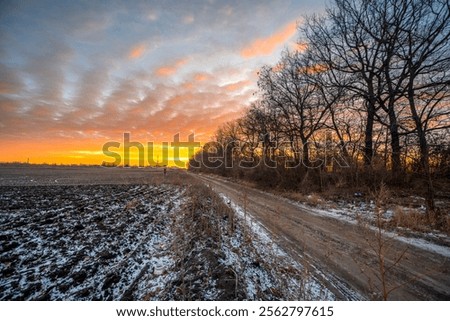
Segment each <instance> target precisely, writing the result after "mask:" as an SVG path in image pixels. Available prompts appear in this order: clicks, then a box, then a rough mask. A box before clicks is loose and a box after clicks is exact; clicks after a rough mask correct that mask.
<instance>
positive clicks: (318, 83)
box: [190, 0, 450, 211]
mask: <svg viewBox="0 0 450 321" xmlns="http://www.w3.org/2000/svg"><path fill="white" fill-rule="evenodd" d="M298 31H299V38H298V43H297V44H298V46H297V48H298V49H297V50H288V49H286V50H285V51H284V52H283V54H282V56H281V59H280V60H279V62H278V63H277V64H276V65H274V66H264V67H262V68H261V70H260V72H259V80H258V87H259V93H258V100H256V101H255V102H254V103H252V105H251V107H250V108H249V109H248V111H247V112H246V113H245V115H243V117H242V118H240V119H238V120H236V121H233V122H230V123H227V124H224V125H223V126H221V127H220V128H219V129H218V130H217V132H216V134H215V136H214V138H213V141H212V142H210V143H208V144H206V145H205V146H204V148H203V149H202V150H200V151H199V152H198V153H197V154H196V155H195V156H194V157H193V158H192V159H191V161H190V169H191V170H199V171H205V172H211V173H217V174H221V175H225V176H235V177H241V178H246V179H250V180H253V181H256V182H259V183H261V184H262V185H265V186H277V187H281V188H290V189H298V190H321V189H322V190H323V189H324V188H326V187H327V186H330V185H333V186H368V185H370V186H376V184H379V183H380V182H381V181H383V182H385V183H387V184H392V185H394V184H400V185H401V184H405V183H408V180H411V179H415V180H417V179H418V180H419V181H421V182H422V184H423V186H424V190H425V189H426V190H427V191H426V197H427V204H428V209H429V210H430V211H433V210H434V209H435V205H434V187H433V180H432V179H433V177H434V176H436V175H439V176H440V177H447V178H449V177H450V146H449V140H450V44H449V39H450V4H449V2H448V1H447V0H433V1H429V0H373V1H366V0H334V1H333V3H332V4H331V5H330V6H329V7H328V9H327V10H326V13H325V14H323V15H312V16H309V17H306V18H305V19H304V21H303V22H302V23H301V24H300V25H299V27H298Z"/></svg>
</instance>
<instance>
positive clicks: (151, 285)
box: [0, 167, 334, 300]
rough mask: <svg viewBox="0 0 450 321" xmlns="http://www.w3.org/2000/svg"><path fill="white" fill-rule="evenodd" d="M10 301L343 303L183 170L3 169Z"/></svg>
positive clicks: (2, 240) (4, 283)
mask: <svg viewBox="0 0 450 321" xmlns="http://www.w3.org/2000/svg"><path fill="white" fill-rule="evenodd" d="M0 177H1V180H0V185H1V186H0V248H1V251H0V276H1V277H0V300H245V299H250V300H258V299H269V300H273V299H277V300H280V299H281V300H289V299H315V300H320V299H333V298H334V297H333V295H332V294H331V292H329V291H328V290H327V288H325V287H324V286H323V285H321V284H320V283H319V282H318V281H317V280H316V279H315V278H314V277H313V276H311V275H309V274H308V272H307V271H306V270H305V269H304V268H303V267H302V266H301V265H299V264H298V263H297V262H295V261H294V260H293V259H292V258H290V257H289V256H288V255H287V254H286V253H285V252H283V250H282V249H280V248H279V247H278V246H277V245H276V244H275V243H274V242H273V241H272V240H271V238H270V236H269V234H268V233H266V232H265V230H264V227H263V226H260V225H258V223H256V222H252V221H249V220H248V219H247V218H246V217H245V216H244V214H243V211H242V209H239V208H237V207H236V206H235V205H233V204H229V202H228V204H227V199H223V198H221V197H220V196H218V195H216V194H214V193H213V192H212V191H211V189H209V188H208V187H206V186H204V185H203V184H201V183H198V182H195V181H193V180H192V178H191V177H189V176H188V175H187V174H185V173H184V172H182V171H175V170H174V171H169V173H168V176H167V177H163V174H162V171H161V170H155V171H145V170H141V171H139V170H137V169H129V171H128V172H127V169H103V168H79V169H74V168H67V169H66V170H64V169H61V168H58V169H57V170H53V169H51V168H32V167H26V168H5V167H3V168H1V169H0Z"/></svg>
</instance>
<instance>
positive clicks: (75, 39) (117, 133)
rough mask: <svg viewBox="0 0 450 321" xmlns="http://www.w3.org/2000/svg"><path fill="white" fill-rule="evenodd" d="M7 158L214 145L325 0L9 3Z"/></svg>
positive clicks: (3, 97) (5, 26)
mask: <svg viewBox="0 0 450 321" xmlns="http://www.w3.org/2000/svg"><path fill="white" fill-rule="evenodd" d="M0 6H1V7H0V148H1V153H0V155H1V156H0V161H26V160H27V158H30V161H31V162H37V163H38V162H50V163H89V162H97V161H98V157H97V158H93V155H97V156H100V155H99V154H100V151H101V147H102V145H103V144H104V143H105V142H107V141H110V140H116V141H119V142H120V141H121V140H122V136H123V132H130V133H131V138H132V139H133V140H139V141H140V142H143V143H145V142H147V141H155V142H161V141H171V139H172V137H173V135H174V134H176V133H180V137H181V138H182V139H183V138H187V136H188V135H189V134H190V133H192V132H195V135H196V138H197V139H198V140H200V141H207V140H208V139H209V137H210V136H211V135H212V133H213V132H214V130H215V128H216V127H217V126H218V125H220V124H221V123H223V122H225V121H229V120H232V119H235V118H237V117H239V116H240V115H241V114H242V111H243V110H244V109H245V108H246V107H247V106H248V105H249V103H250V102H251V100H252V99H254V95H253V93H254V92H255V91H256V90H257V88H256V73H257V71H258V69H259V68H260V67H261V66H262V65H264V64H275V63H276V61H277V60H278V58H279V56H280V52H281V50H283V48H285V47H293V46H295V41H296V38H297V33H296V24H297V23H301V18H302V16H303V15H305V14H311V13H313V12H321V11H323V8H324V1H322V0H297V1H295V0H292V1H289V0H270V1H242V0H240V1H239V0H238V1H219V0H209V1H195V0H194V1H142V2H139V1H120V2H115V1H40V0H37V1H1V2H0Z"/></svg>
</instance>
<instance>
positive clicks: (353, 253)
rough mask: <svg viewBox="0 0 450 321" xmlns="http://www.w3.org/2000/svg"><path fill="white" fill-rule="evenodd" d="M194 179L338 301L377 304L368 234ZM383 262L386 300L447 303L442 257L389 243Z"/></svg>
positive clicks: (264, 196)
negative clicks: (257, 226)
mask: <svg viewBox="0 0 450 321" xmlns="http://www.w3.org/2000/svg"><path fill="white" fill-rule="evenodd" d="M197 177H198V178H199V179H201V180H202V181H203V182H205V183H206V184H208V185H209V186H211V187H212V188H213V189H214V190H215V191H216V192H218V193H222V194H223V195H225V196H226V197H228V198H229V199H230V200H231V201H233V202H234V203H236V204H237V205H239V206H241V207H242V208H244V207H245V209H246V211H247V212H248V213H249V214H250V215H252V216H253V217H254V218H255V219H257V220H259V221H260V222H261V223H262V224H263V225H264V226H265V227H266V228H267V229H268V231H269V232H270V233H271V234H272V235H273V239H274V240H276V242H277V243H278V244H279V245H280V246H281V247H282V248H283V249H284V250H285V251H287V252H288V253H290V254H291V255H292V256H293V257H294V258H295V259H297V260H298V261H299V262H300V263H301V264H303V265H304V266H306V267H307V268H308V270H309V272H311V273H313V275H314V276H315V277H316V278H318V279H319V280H320V281H321V282H322V283H323V284H324V285H326V286H327V287H328V288H329V289H330V290H331V291H332V292H333V293H334V294H335V295H336V297H337V298H338V299H340V300H359V299H363V300H366V299H377V298H378V299H379V298H380V296H379V293H380V292H381V290H380V289H381V288H382V287H381V280H380V279H383V278H380V275H381V274H380V272H379V271H380V269H379V266H380V264H379V263H380V259H379V256H378V255H377V253H376V252H377V251H376V250H374V249H373V248H376V247H377V240H376V238H375V234H374V232H373V231H370V230H368V229H366V228H364V227H362V226H360V225H356V224H350V223H348V222H345V221H341V220H338V219H335V218H331V217H323V216H317V215H314V214H313V213H310V212H308V211H307V210H305V209H304V208H301V207H300V206H297V205H296V204H293V203H290V202H287V201H286V200H284V199H282V198H280V197H278V196H275V195H271V194H268V193H264V192H262V191H259V190H257V189H254V188H251V187H247V186H243V185H240V184H238V183H235V182H232V181H229V180H226V179H223V178H217V177H211V176H205V175H197ZM405 250H406V252H405ZM404 252H405V253H404ZM402 253H404V255H403V256H402ZM382 257H383V259H384V260H385V266H387V267H389V266H392V265H393V267H392V268H390V269H388V270H387V272H386V277H385V278H384V279H385V281H386V284H387V285H386V287H385V288H386V289H387V290H391V292H390V294H389V297H388V298H389V299H390V300H449V299H450V274H449V271H450V264H449V262H448V258H446V257H445V256H441V255H439V254H436V253H433V252H428V251H425V250H423V249H420V248H417V247H415V246H412V245H408V244H406V243H404V242H402V241H399V240H395V239H390V240H388V241H387V243H386V246H385V252H384V255H383V256H382ZM399 258H401V259H400V261H399V262H398V263H395V262H397V260H398V259H399Z"/></svg>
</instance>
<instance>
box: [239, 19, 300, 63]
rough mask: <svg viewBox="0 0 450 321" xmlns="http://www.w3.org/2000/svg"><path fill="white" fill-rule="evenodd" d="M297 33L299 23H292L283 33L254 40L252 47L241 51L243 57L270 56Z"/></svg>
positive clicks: (249, 46)
mask: <svg viewBox="0 0 450 321" xmlns="http://www.w3.org/2000/svg"><path fill="white" fill-rule="evenodd" d="M296 31H297V23H296V22H295V21H294V22H291V23H290V24H288V25H287V26H285V27H284V28H283V29H282V30H281V31H279V32H277V33H275V34H273V35H271V36H269V37H267V38H259V39H256V40H254V41H253V42H252V43H251V44H250V45H248V46H246V47H245V48H244V49H242V50H241V56H242V57H244V58H252V57H256V56H266V55H270V54H271V53H272V52H273V51H274V50H275V49H276V48H277V47H278V46H280V45H282V44H283V43H285V42H286V41H287V40H288V39H289V38H291V37H292V36H293V35H294V34H295V32H296Z"/></svg>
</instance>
